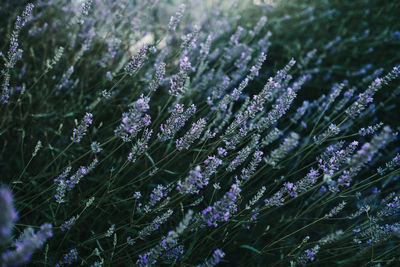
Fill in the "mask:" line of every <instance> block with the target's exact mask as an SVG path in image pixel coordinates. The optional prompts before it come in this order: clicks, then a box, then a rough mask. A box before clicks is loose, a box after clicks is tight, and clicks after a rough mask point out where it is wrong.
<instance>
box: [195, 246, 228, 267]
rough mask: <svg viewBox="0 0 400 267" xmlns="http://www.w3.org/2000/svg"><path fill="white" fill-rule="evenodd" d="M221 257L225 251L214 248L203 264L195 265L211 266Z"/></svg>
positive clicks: (201, 266)
mask: <svg viewBox="0 0 400 267" xmlns="http://www.w3.org/2000/svg"><path fill="white" fill-rule="evenodd" d="M223 257H225V253H224V252H223V251H222V250H220V249H216V250H214V253H213V255H212V257H211V258H209V259H207V260H206V261H205V262H204V263H203V264H201V265H200V264H199V265H197V267H212V266H215V265H217V264H218V263H219V262H220V260H221V259H222V258H223Z"/></svg>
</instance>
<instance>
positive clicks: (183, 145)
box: [176, 118, 206, 150]
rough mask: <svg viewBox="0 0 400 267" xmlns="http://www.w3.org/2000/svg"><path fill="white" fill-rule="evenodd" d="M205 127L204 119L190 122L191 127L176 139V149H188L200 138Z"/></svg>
mask: <svg viewBox="0 0 400 267" xmlns="http://www.w3.org/2000/svg"><path fill="white" fill-rule="evenodd" d="M205 127H206V120H205V119H203V118H201V119H199V120H198V121H197V122H195V123H193V124H192V128H191V129H190V130H189V131H188V132H187V133H186V134H185V135H184V136H183V137H182V138H180V139H178V140H176V148H177V149H178V150H183V149H189V147H190V145H191V144H192V143H193V142H194V141H195V140H196V139H199V138H200V135H201V133H202V132H203V130H204V128H205Z"/></svg>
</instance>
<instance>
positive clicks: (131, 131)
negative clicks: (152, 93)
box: [114, 95, 151, 142]
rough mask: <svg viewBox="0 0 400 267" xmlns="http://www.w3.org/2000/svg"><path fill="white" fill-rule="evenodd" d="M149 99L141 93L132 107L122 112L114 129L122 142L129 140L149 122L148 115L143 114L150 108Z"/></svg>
mask: <svg viewBox="0 0 400 267" xmlns="http://www.w3.org/2000/svg"><path fill="white" fill-rule="evenodd" d="M149 101H150V98H148V97H145V96H144V95H141V96H140V98H139V99H138V100H136V101H135V102H134V103H133V107H132V108H130V109H129V111H128V112H124V113H123V114H122V121H121V124H120V125H119V126H118V127H117V128H116V129H115V130H114V133H115V135H116V136H118V137H120V138H121V139H122V140H123V141H124V142H130V141H132V139H133V138H135V137H136V135H137V134H138V133H139V132H140V131H141V130H142V129H143V128H144V127H145V126H148V125H149V124H150V122H151V118H150V115H148V114H145V112H146V111H147V110H148V109H149V108H150V106H149Z"/></svg>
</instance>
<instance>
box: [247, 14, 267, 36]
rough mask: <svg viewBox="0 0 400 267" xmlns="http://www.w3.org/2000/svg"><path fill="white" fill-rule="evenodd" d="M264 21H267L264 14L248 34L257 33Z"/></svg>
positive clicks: (253, 34)
mask: <svg viewBox="0 0 400 267" xmlns="http://www.w3.org/2000/svg"><path fill="white" fill-rule="evenodd" d="M265 23H267V17H266V16H262V17H261V18H260V20H259V21H258V22H257V24H256V26H254V28H253V30H251V31H250V32H249V34H250V35H251V36H255V35H257V34H259V33H260V32H261V30H262V28H264V26H265Z"/></svg>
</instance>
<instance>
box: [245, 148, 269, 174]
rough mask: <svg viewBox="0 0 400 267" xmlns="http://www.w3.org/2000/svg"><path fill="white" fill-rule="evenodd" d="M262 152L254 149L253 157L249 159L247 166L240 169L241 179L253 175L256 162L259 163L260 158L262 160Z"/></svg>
mask: <svg viewBox="0 0 400 267" xmlns="http://www.w3.org/2000/svg"><path fill="white" fill-rule="evenodd" d="M263 154H264V153H263V152H262V151H256V152H254V154H253V158H252V160H251V161H250V163H249V165H248V166H247V168H245V169H242V174H241V178H242V179H244V180H245V179H248V178H250V177H251V176H253V174H254V173H255V171H256V169H257V166H258V164H260V162H261V160H262V155H263Z"/></svg>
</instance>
